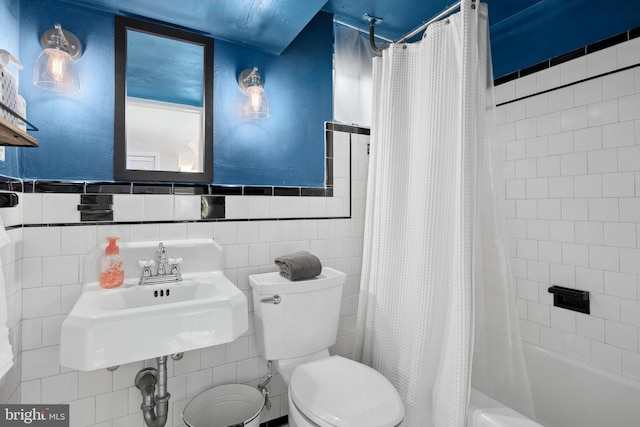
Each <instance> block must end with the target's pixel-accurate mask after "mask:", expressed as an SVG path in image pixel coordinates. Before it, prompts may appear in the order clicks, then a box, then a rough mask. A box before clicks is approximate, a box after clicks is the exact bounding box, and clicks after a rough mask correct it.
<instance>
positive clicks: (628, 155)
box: [618, 145, 640, 172]
mask: <svg viewBox="0 0 640 427" xmlns="http://www.w3.org/2000/svg"><path fill="white" fill-rule="evenodd" d="M638 165H640V145H637V146H634V147H621V148H619V149H618V171H620V172H624V171H634V172H635V171H637V170H638Z"/></svg>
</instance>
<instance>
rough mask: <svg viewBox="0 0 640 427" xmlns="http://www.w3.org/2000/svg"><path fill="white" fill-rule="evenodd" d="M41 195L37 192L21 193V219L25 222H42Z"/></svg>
mask: <svg viewBox="0 0 640 427" xmlns="http://www.w3.org/2000/svg"><path fill="white" fill-rule="evenodd" d="M42 196H43V194H38V193H23V194H22V200H20V203H22V204H23V210H22V212H23V215H24V218H23V221H24V223H25V224H42V223H43V221H42Z"/></svg>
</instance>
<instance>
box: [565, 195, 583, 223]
mask: <svg viewBox="0 0 640 427" xmlns="http://www.w3.org/2000/svg"><path fill="white" fill-rule="evenodd" d="M562 219H563V220H576V221H580V220H587V219H589V200H588V199H562Z"/></svg>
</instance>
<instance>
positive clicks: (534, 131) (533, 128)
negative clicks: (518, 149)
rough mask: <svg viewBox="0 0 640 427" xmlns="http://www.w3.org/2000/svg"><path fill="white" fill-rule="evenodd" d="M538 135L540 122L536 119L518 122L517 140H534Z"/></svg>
mask: <svg viewBox="0 0 640 427" xmlns="http://www.w3.org/2000/svg"><path fill="white" fill-rule="evenodd" d="M537 135H538V121H537V120H536V118H535V117H532V118H529V119H523V120H518V121H516V138H517V139H526V138H534V137H536V136H537Z"/></svg>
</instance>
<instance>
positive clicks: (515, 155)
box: [504, 136, 527, 160]
mask: <svg viewBox="0 0 640 427" xmlns="http://www.w3.org/2000/svg"><path fill="white" fill-rule="evenodd" d="M504 149H505V152H504V156H505V160H517V159H524V158H526V157H527V146H526V143H525V141H524V140H519V141H515V136H514V137H513V139H510V140H508V141H507V142H506V143H505V144H504Z"/></svg>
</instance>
